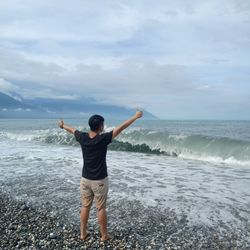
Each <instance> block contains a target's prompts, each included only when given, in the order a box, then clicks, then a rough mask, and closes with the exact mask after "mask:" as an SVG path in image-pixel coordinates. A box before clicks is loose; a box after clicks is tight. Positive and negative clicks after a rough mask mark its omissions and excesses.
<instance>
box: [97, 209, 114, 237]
mask: <svg viewBox="0 0 250 250" xmlns="http://www.w3.org/2000/svg"><path fill="white" fill-rule="evenodd" d="M97 214H98V222H99V225H100V231H101V241H105V240H109V239H111V236H110V235H109V234H108V230H107V211H106V209H105V208H101V209H99V210H98V212H97Z"/></svg>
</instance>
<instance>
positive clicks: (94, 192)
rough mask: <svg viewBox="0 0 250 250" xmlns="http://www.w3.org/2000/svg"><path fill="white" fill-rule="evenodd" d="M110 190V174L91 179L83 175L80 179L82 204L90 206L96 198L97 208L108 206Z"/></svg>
mask: <svg viewBox="0 0 250 250" xmlns="http://www.w3.org/2000/svg"><path fill="white" fill-rule="evenodd" d="M108 190H109V181H108V176H107V177H106V178H104V179H101V180H89V179H86V178H84V177H82V178H81V181H80V194H81V202H82V206H84V207H90V206H91V205H92V203H93V200H94V198H95V202H96V207H97V209H101V208H106V202H107V196H108Z"/></svg>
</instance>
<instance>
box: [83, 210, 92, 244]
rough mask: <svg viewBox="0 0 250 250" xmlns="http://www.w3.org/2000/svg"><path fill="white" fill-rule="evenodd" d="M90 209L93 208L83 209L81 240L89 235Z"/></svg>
mask: <svg viewBox="0 0 250 250" xmlns="http://www.w3.org/2000/svg"><path fill="white" fill-rule="evenodd" d="M90 207H91V206H89V207H82V208H81V215H80V232H81V236H80V239H81V240H84V239H85V237H86V236H87V234H88V232H87V225H88V219H89V211H90Z"/></svg>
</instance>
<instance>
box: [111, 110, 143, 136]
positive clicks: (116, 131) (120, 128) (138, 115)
mask: <svg viewBox="0 0 250 250" xmlns="http://www.w3.org/2000/svg"><path fill="white" fill-rule="evenodd" d="M142 115H143V113H142V111H137V112H136V113H135V115H134V116H132V117H131V118H130V119H128V120H127V121H125V122H123V123H122V124H121V125H120V126H118V127H116V128H115V129H114V130H113V136H112V138H115V137H116V136H118V135H119V134H120V133H121V132H122V131H123V130H124V129H126V128H127V127H128V126H130V125H131V124H132V123H133V122H134V121H136V120H137V119H139V118H141V117H142Z"/></svg>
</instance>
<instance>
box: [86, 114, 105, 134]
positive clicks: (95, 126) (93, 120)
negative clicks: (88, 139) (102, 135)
mask: <svg viewBox="0 0 250 250" xmlns="http://www.w3.org/2000/svg"><path fill="white" fill-rule="evenodd" d="M103 123H104V118H103V117H102V116H100V115H92V116H91V117H90V118H89V126H90V129H91V130H92V131H94V132H97V131H98V130H99V129H100V128H101V126H102V125H103Z"/></svg>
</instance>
